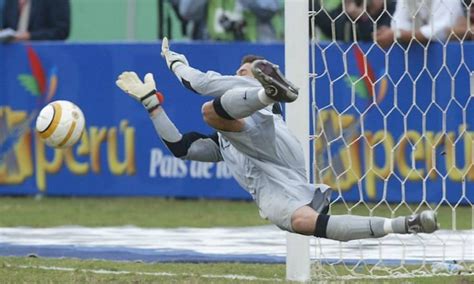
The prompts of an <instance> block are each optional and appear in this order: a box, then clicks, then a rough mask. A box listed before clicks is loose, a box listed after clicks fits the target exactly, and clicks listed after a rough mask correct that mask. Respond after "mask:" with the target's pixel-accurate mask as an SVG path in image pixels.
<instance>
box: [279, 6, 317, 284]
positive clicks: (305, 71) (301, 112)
mask: <svg viewBox="0 0 474 284" xmlns="http://www.w3.org/2000/svg"><path fill="white" fill-rule="evenodd" d="M308 5H309V2H308V0H285V73H286V77H287V78H288V79H289V80H290V81H291V82H293V83H294V84H295V85H296V86H298V87H299V88H300V90H299V96H298V99H297V100H296V101H295V102H293V103H291V104H287V105H286V111H285V114H286V123H287V125H288V127H289V128H290V129H291V130H292V132H293V134H295V135H296V137H297V138H298V139H299V140H300V142H301V144H302V145H303V151H304V154H305V157H306V170H307V173H308V177H309V176H310V173H309V169H310V167H309V165H310V161H309V152H310V151H309V147H310V144H309V143H310V141H309V133H310V132H309V127H310V125H309V121H310V120H309V113H310V112H309V110H310V104H309V27H308ZM309 241H310V237H306V236H302V235H297V234H292V233H287V256H286V278H287V279H288V280H292V281H308V280H310V279H311V268H310V266H311V263H310V246H309Z"/></svg>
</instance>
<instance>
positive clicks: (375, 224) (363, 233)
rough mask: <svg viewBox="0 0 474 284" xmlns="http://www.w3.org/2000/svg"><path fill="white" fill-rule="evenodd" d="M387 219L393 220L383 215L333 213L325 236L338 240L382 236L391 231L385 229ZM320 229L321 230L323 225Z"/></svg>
mask: <svg viewBox="0 0 474 284" xmlns="http://www.w3.org/2000/svg"><path fill="white" fill-rule="evenodd" d="M321 216H324V215H320V216H319V217H318V220H319V218H320V217H321ZM387 220H388V221H392V220H391V219H386V218H381V217H363V216H353V215H332V216H330V218H328V221H327V227H326V232H325V237H326V238H328V239H332V240H338V241H350V240H358V239H367V238H380V237H383V236H385V235H387V234H388V233H390V232H388V231H386V230H385V222H386V221H387ZM316 227H317V228H316V230H318V223H316ZM319 230H321V227H320V228H319ZM320 236H321V234H320ZM321 237H324V236H321Z"/></svg>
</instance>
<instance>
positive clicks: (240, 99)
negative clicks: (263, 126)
mask: <svg viewBox="0 0 474 284" xmlns="http://www.w3.org/2000/svg"><path fill="white" fill-rule="evenodd" d="M273 103H275V101H273V100H272V99H270V98H269V97H268V96H267V95H265V91H264V90H263V89H262V88H236V89H231V90H229V91H227V92H226V93H225V94H224V95H223V96H222V97H220V104H221V106H222V108H223V110H224V111H225V112H226V113H227V114H228V115H229V116H230V117H232V118H233V119H239V118H244V117H247V116H250V115H251V114H253V113H254V112H256V111H258V110H261V109H263V108H265V107H267V106H268V105H271V104H273ZM216 111H217V110H216Z"/></svg>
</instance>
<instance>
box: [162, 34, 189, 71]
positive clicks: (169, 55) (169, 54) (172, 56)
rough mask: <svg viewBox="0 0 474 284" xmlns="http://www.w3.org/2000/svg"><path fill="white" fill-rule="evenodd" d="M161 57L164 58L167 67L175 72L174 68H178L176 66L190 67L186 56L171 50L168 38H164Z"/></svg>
mask: <svg viewBox="0 0 474 284" xmlns="http://www.w3.org/2000/svg"><path fill="white" fill-rule="evenodd" d="M161 56H163V58H164V59H165V60H166V65H168V68H169V69H170V70H171V71H173V72H174V68H176V66H178V65H179V64H181V63H182V64H184V65H186V66H189V63H188V60H187V59H186V56H184V55H182V54H179V53H176V52H174V51H171V50H170V46H169V43H168V38H167V37H164V38H163V41H162V43H161Z"/></svg>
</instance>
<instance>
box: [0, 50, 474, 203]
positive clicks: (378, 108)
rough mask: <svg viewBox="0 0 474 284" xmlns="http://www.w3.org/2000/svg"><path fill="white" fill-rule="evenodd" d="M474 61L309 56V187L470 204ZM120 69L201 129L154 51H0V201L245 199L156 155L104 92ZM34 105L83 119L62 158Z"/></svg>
mask: <svg viewBox="0 0 474 284" xmlns="http://www.w3.org/2000/svg"><path fill="white" fill-rule="evenodd" d="M172 47H173V49H174V50H176V51H177V52H180V53H184V54H186V56H187V58H188V60H189V62H190V63H191V65H193V66H194V67H196V68H198V69H200V70H203V71H206V70H214V71H217V72H220V73H222V74H234V73H235V70H236V69H237V68H238V66H239V65H240V59H241V57H242V56H243V55H245V54H249V53H252V54H259V55H263V56H265V57H266V58H268V59H269V60H271V61H273V62H275V63H277V64H279V65H280V66H284V46H283V45H282V44H270V45H254V44H246V43H232V44H225V43H222V44H221V43H219V44H206V43H176V44H173V45H172ZM323 49H324V52H323ZM473 51H474V45H472V44H464V45H463V46H460V45H459V44H449V45H447V46H446V47H443V46H441V45H432V46H430V47H429V49H428V52H427V55H428V56H427V57H424V56H423V54H424V51H423V48H421V47H419V48H416V47H414V48H411V49H410V51H409V52H405V51H404V50H403V49H402V48H401V47H398V48H394V49H392V50H390V51H389V52H388V53H387V54H386V53H385V52H384V51H382V50H379V49H376V48H370V47H369V46H361V49H358V48H356V47H355V46H353V45H340V46H339V47H337V46H335V45H332V46H331V45H330V46H326V45H322V46H321V48H317V49H316V50H315V52H316V57H315V58H316V70H314V73H316V74H318V75H317V76H316V79H315V80H313V81H312V82H311V84H312V86H314V90H315V94H316V95H315V100H314V101H313V105H314V106H315V112H314V115H315V117H316V118H317V119H316V120H315V125H316V131H315V133H313V134H314V135H315V137H318V139H315V140H314V147H313V148H314V149H313V150H314V153H315V160H316V165H315V167H314V169H313V170H314V171H315V172H316V173H317V175H316V178H317V181H318V182H320V181H324V182H326V183H328V184H331V185H332V186H333V187H334V188H340V189H341V191H342V193H343V195H344V199H345V200H346V201H358V200H360V199H361V198H363V199H364V200H368V201H378V200H382V199H385V200H387V201H389V202H397V203H398V202H400V200H405V201H407V202H416V203H419V202H426V203H432V202H434V203H439V202H440V201H446V202H450V203H453V204H455V203H457V202H461V203H467V202H468V200H470V201H472V200H473V199H474V193H473V190H472V189H471V188H472V185H473V184H472V183H473V180H474V167H473V166H472V165H473V164H474V163H473V157H474V154H473V153H472V140H473V139H472V137H474V136H472V135H474V133H472V129H471V128H472V120H473V119H474V118H473V117H472V116H470V115H468V114H469V113H470V112H471V109H472V108H473V107H474V106H473V103H472V102H470V100H471V95H470V92H469V73H470V71H471V70H474V66H473V65H474V57H473V56H469V55H472V54H473ZM443 54H446V56H443ZM461 54H464V56H463V57H462V56H461ZM343 56H345V57H346V62H345V63H344V62H343V61H342V58H343ZM386 58H388V61H386V60H385V59H386ZM130 70H133V71H135V72H137V73H138V74H139V75H140V76H141V77H143V76H144V75H145V74H146V73H147V72H152V73H154V74H155V80H156V82H157V86H158V89H159V90H160V91H162V92H163V94H164V96H165V102H164V106H165V108H166V111H167V113H168V115H169V116H170V118H171V119H172V120H173V121H174V122H175V124H176V126H177V127H178V129H180V130H181V132H183V133H185V132H189V131H198V132H202V133H211V132H212V129H210V128H209V127H207V126H206V125H205V123H204V122H203V121H202V118H201V114H200V113H201V105H202V104H203V103H204V102H206V101H207V100H209V98H205V97H200V96H198V95H196V94H194V93H192V92H190V91H188V90H187V89H185V88H183V87H182V86H181V84H180V83H179V82H178V80H177V79H176V77H175V76H174V75H173V74H172V73H171V72H170V71H169V70H168V69H167V67H166V64H165V63H164V60H163V59H162V58H161V56H160V44H159V43H154V44H151V43H150V44H69V43H66V44H64V43H62V44H61V43H34V44H31V45H23V44H14V45H2V46H0V74H1V75H2V76H0V185H1V187H0V195H32V194H36V193H38V192H43V193H45V194H47V195H63V196H172V197H189V198H226V199H248V198H249V195H248V194H247V193H246V192H245V191H244V190H242V189H241V188H240V187H239V186H238V185H237V183H236V182H235V181H234V180H233V179H232V177H231V175H230V173H229V172H228V170H227V168H226V167H225V165H224V164H223V163H218V164H214V163H201V162H189V161H182V160H179V159H175V158H174V157H173V156H172V155H171V154H170V153H169V152H168V150H167V149H166V147H165V146H164V145H163V144H162V143H161V141H160V140H159V139H158V137H157V135H156V133H155V130H154V128H153V125H152V124H151V122H150V120H149V118H148V116H147V114H146V111H145V110H144V109H143V107H142V106H141V105H140V104H139V103H137V102H135V101H133V100H132V99H131V98H129V97H128V96H127V95H125V94H123V93H122V92H121V91H120V90H119V89H118V88H117V87H116V86H115V80H116V77H117V76H118V75H119V74H120V73H121V72H122V71H130ZM325 70H326V71H325ZM331 97H332V98H331ZM44 98H51V99H52V100H58V99H64V100H70V101H72V102H74V103H76V104H77V105H79V106H80V107H81V109H82V111H83V112H84V115H85V118H86V131H85V135H84V136H83V137H82V138H81V140H80V141H79V143H78V144H77V145H75V146H74V147H73V148H71V149H67V150H61V151H60V150H54V149H51V148H48V147H47V146H45V145H44V144H43V143H42V142H41V141H40V140H39V139H38V137H37V135H36V133H35V132H34V130H33V124H34V119H35V118H36V117H35V114H36V112H35V111H37V110H38V108H40V107H41V103H40V102H41V100H44ZM309 119H310V118H309ZM322 130H324V133H325V135H320V134H321V133H322V132H321V131H322ZM330 133H333V134H330ZM340 133H343V134H341V135H339V134H340ZM361 133H362V134H361ZM331 135H333V136H331ZM329 142H331V143H329ZM11 149H13V151H10V150H11ZM327 165H330V167H328V166H327Z"/></svg>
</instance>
